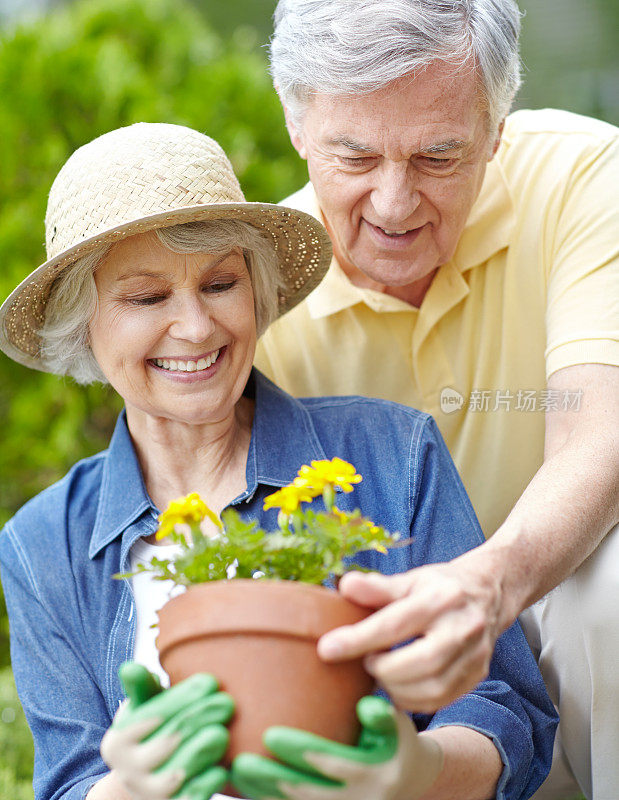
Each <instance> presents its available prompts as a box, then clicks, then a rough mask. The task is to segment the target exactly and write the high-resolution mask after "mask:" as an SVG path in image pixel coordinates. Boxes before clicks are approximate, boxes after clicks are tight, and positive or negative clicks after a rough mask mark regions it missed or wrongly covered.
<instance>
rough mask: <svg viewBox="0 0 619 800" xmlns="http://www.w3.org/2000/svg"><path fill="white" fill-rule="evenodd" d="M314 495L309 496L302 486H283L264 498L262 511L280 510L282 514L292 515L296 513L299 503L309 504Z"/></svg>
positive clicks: (309, 493)
mask: <svg viewBox="0 0 619 800" xmlns="http://www.w3.org/2000/svg"><path fill="white" fill-rule="evenodd" d="M314 497H315V495H313V494H311V492H309V491H308V490H307V488H306V487H304V486H295V485H294V484H291V485H290V486H284V487H282V488H281V489H278V491H276V492H274V493H273V494H270V495H268V496H267V497H265V498H264V505H263V509H264V510H265V511H267V510H268V509H269V508H281V510H282V511H283V513H284V514H292V512H293V511H296V510H297V508H298V507H299V504H300V503H309V502H311V501H312V500H313V499H314Z"/></svg>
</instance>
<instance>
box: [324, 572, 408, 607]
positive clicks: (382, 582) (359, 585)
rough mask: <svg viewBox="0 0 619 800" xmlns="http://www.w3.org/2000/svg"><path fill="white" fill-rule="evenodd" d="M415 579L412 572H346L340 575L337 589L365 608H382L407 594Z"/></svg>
mask: <svg viewBox="0 0 619 800" xmlns="http://www.w3.org/2000/svg"><path fill="white" fill-rule="evenodd" d="M414 580H415V573H414V572H412V571H411V572H402V573H398V574H397V575H381V573H380V572H355V571H354V570H353V571H351V572H347V573H346V574H345V575H343V576H342V578H341V580H340V582H339V584H338V591H339V592H340V594H342V595H343V596H344V597H346V598H347V599H348V600H352V601H353V603H357V604H358V605H361V606H365V607H366V608H382V607H383V606H386V605H387V604H388V603H392V602H393V601H394V600H397V599H399V598H400V597H404V596H405V595H407V594H408V593H409V592H410V590H411V588H412V586H413V584H414Z"/></svg>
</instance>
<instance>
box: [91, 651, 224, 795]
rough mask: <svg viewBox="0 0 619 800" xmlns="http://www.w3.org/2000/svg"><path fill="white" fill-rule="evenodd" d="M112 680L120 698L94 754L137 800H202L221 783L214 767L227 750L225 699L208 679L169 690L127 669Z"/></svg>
mask: <svg viewBox="0 0 619 800" xmlns="http://www.w3.org/2000/svg"><path fill="white" fill-rule="evenodd" d="M118 674H119V678H120V681H121V683H122V685H123V688H124V690H125V694H126V695H127V700H125V701H124V703H123V704H122V705H121V707H120V708H119V710H118V713H117V714H116V716H115V717H114V719H113V721H112V724H111V725H110V727H109V728H108V730H107V731H106V733H105V735H104V737H103V739H102V740H101V755H102V757H103V760H104V761H105V763H106V764H107V765H108V766H109V767H110V769H111V770H112V772H113V773H114V774H115V776H116V778H117V779H118V781H119V782H120V783H121V784H123V786H124V787H125V788H126V790H127V792H128V793H129V794H130V795H131V797H133V798H135V799H136V800H153V798H158V800H159V799H161V800H165V798H177V800H208V798H209V797H211V795H212V794H214V793H215V792H218V791H220V790H221V789H222V788H223V786H224V785H225V784H226V783H227V781H228V772H227V770H225V769H224V768H223V767H221V766H217V764H218V762H219V761H220V760H221V758H222V757H223V755H224V753H225V751H226V748H227V747H228V740H229V734H228V730H227V728H226V727H225V725H226V723H227V722H229V720H230V718H231V717H232V714H233V713H234V701H233V700H232V698H231V697H230V695H228V694H225V693H224V692H218V691H217V682H216V680H215V679H214V678H213V677H212V676H211V675H207V674H204V673H203V674H197V675H192V676H191V677H190V678H187V679H186V680H184V681H182V682H181V683H178V684H177V685H176V686H173V687H172V688H170V689H162V688H161V685H160V683H159V680H158V678H156V677H155V676H154V675H153V674H152V673H150V672H149V671H148V670H147V669H146V667H143V666H141V665H140V664H136V663H135V662H130V661H129V662H126V663H125V664H123V665H122V666H121V668H120V670H119V673H118Z"/></svg>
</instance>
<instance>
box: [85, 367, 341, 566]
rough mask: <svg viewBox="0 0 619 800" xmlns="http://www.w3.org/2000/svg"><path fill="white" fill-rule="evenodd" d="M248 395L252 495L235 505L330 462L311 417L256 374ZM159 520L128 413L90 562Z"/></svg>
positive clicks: (111, 454) (115, 440) (117, 432)
mask: <svg viewBox="0 0 619 800" xmlns="http://www.w3.org/2000/svg"><path fill="white" fill-rule="evenodd" d="M246 394H248V395H249V396H252V397H255V400H256V408H255V413H254V421H253V425H252V434H251V441H250V445H249V453H248V458H247V469H246V480H247V489H246V490H245V491H244V492H243V493H242V494H241V495H240V496H239V497H237V498H236V499H235V500H234V501H233V502H234V503H237V502H240V501H241V500H243V499H246V498H249V497H251V496H252V495H253V494H254V492H255V490H256V488H257V486H258V484H259V483H261V484H265V485H267V486H277V487H279V486H285V485H286V484H287V483H290V481H291V480H292V479H293V478H294V477H295V475H296V474H297V471H298V469H299V467H300V466H301V464H309V463H310V461H312V460H313V459H322V458H326V455H325V453H324V450H323V448H322V446H321V444H320V441H319V439H318V436H317V433H316V430H315V429H314V425H313V423H312V419H311V416H310V414H309V412H308V411H307V409H306V408H305V407H304V406H303V405H302V403H300V402H299V401H298V400H295V399H294V398H292V397H291V396H290V395H289V394H286V392H284V391H282V390H281V389H279V388H278V387H277V386H275V384H273V383H271V381H269V380H268V379H267V378H265V377H264V375H262V374H261V373H260V372H259V371H258V370H256V369H255V368H254V369H252V373H251V376H250V379H249V382H248V384H247V388H246ZM157 514H158V511H157V509H156V508H155V505H154V503H153V502H152V500H151V499H150V497H149V495H148V492H147V491H146V487H145V485H144V480H143V478H142V471H141V469H140V464H139V462H138V458H137V455H136V452H135V448H134V447H133V442H132V441H131V435H130V434H129V429H128V428H127V419H126V414H125V411H124V410H123V411H122V412H121V414H120V416H119V418H118V421H117V423H116V428H115V429H114V433H113V435H112V438H111V440H110V446H109V448H108V450H107V453H106V454H105V460H104V465H103V473H102V479H101V489H100V492H99V502H98V506H97V513H96V517H95V525H94V529H93V533H92V537H91V541H90V548H89V556H90V558H94V557H95V556H96V555H97V553H99V552H100V551H101V550H102V549H103V548H104V547H106V546H107V545H108V544H110V542H112V541H114V539H116V538H117V537H119V536H122V535H123V534H125V532H126V531H128V529H130V528H131V529H132V534H131V536H130V539H131V541H128V542H126V543H125V544H128V545H129V546H130V544H132V542H133V541H135V539H137V538H138V537H139V536H144V535H148V534H151V533H154V532H155V530H156V528H157V523H156V517H157ZM136 523H139V524H137V525H136Z"/></svg>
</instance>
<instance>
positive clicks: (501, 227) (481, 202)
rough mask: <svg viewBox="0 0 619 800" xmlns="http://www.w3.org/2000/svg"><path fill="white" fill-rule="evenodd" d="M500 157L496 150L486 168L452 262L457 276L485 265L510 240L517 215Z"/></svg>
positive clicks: (507, 244) (506, 245)
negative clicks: (457, 272) (456, 270)
mask: <svg viewBox="0 0 619 800" xmlns="http://www.w3.org/2000/svg"><path fill="white" fill-rule="evenodd" d="M500 155H501V152H500V149H499V152H498V153H497V155H496V156H495V157H494V158H493V159H492V161H491V162H490V163H489V164H488V169H487V170H486V177H485V179H484V183H483V186H482V189H481V192H480V193H479V197H478V198H477V200H476V201H475V204H474V205H473V208H472V209H471V213H470V214H469V218H468V220H467V223H466V226H465V228H464V231H463V232H462V236H461V237H460V241H459V242H458V248H457V250H456V253H455V256H454V259H453V261H454V264H455V265H456V267H457V269H458V270H459V271H460V272H465V271H466V270H469V269H472V268H474V267H477V266H479V265H480V264H484V263H485V262H486V261H488V259H489V258H491V257H492V256H493V255H495V254H496V253H498V252H500V251H501V250H504V249H505V248H506V247H508V246H509V244H510V242H511V240H512V236H513V232H514V228H515V226H516V214H515V211H514V203H513V200H512V197H511V194H510V191H509V188H508V185H507V181H506V179H505V173H504V172H503V168H502V166H501V161H500Z"/></svg>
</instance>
